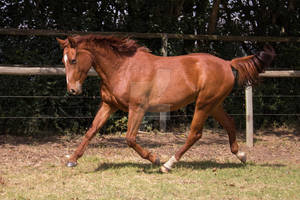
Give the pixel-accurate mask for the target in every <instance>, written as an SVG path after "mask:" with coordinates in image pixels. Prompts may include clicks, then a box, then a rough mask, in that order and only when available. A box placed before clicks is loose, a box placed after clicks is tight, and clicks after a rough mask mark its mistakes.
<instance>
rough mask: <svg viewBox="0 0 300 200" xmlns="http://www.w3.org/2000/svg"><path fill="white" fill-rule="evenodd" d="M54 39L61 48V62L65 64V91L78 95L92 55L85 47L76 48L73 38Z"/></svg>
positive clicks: (91, 60) (90, 64) (90, 63)
mask: <svg viewBox="0 0 300 200" xmlns="http://www.w3.org/2000/svg"><path fill="white" fill-rule="evenodd" d="M56 39H57V41H58V43H59V44H60V46H61V48H62V49H63V58H62V62H63V63H64V65H65V71H66V80H67V91H68V93H70V94H72V95H79V94H81V93H82V84H83V82H84V80H85V79H86V77H87V73H88V71H89V70H90V68H91V66H92V64H93V59H92V55H91V53H90V52H89V51H87V50H85V49H79V48H77V46H76V43H75V42H76V41H75V40H74V38H70V37H69V38H67V39H65V40H61V39H58V38H56Z"/></svg>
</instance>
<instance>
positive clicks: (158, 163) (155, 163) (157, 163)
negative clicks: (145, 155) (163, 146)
mask: <svg viewBox="0 0 300 200" xmlns="http://www.w3.org/2000/svg"><path fill="white" fill-rule="evenodd" d="M153 164H154V165H160V159H159V157H156V159H155V161H154V163H153Z"/></svg>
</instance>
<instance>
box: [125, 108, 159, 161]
mask: <svg viewBox="0 0 300 200" xmlns="http://www.w3.org/2000/svg"><path fill="white" fill-rule="evenodd" d="M144 114H145V110H144V109H143V108H142V107H140V106H136V107H131V108H130V109H129V114H128V129H127V133H126V142H127V144H128V146H130V147H131V148H133V149H134V150H135V151H136V152H137V153H138V154H139V155H140V156H141V157H142V158H144V159H147V160H149V161H150V162H152V163H153V164H157V165H159V164H160V160H159V158H158V156H156V155H154V154H152V153H150V152H149V151H148V150H146V149H143V148H142V147H141V146H140V145H139V144H137V143H136V135H137V133H138V129H139V126H140V124H141V122H142V119H143V117H144Z"/></svg>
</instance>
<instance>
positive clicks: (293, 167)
mask: <svg viewBox="0 0 300 200" xmlns="http://www.w3.org/2000/svg"><path fill="white" fill-rule="evenodd" d="M186 136H187V133H141V134H139V137H138V141H139V142H140V143H141V144H142V145H144V146H145V147H147V148H149V149H150V150H152V151H155V152H157V153H158V154H159V155H160V156H161V158H162V160H167V159H168V158H169V157H170V155H171V153H172V152H173V151H174V150H175V149H177V148H178V147H179V146H181V145H182V143H183V142H184V140H185V138H186ZM124 137H125V135H124V134H121V135H120V134H114V135H106V136H96V137H95V138H94V140H93V141H92V143H91V144H90V147H89V148H88V150H87V152H86V154H85V155H84V157H83V158H82V159H81V160H80V161H79V162H80V165H79V166H78V167H77V168H74V169H69V168H66V167H65V161H66V159H67V158H66V155H68V154H70V153H71V152H72V151H73V150H74V149H75V148H76V145H77V143H78V142H79V141H80V137H79V136H76V137H67V136H63V137H48V138H40V139H37V138H26V137H15V136H9V135H1V136H0V157H1V160H0V165H1V169H0V198H1V199H133V198H134V199H224V198H225V199H299V195H298V189H299V187H300V182H299V180H300V168H299V167H300V148H299V142H300V132H299V130H292V129H290V128H287V127H282V128H280V129H275V130H266V131H260V132H259V133H258V134H257V136H256V137H255V140H254V143H255V148H249V147H247V145H246V143H245V142H244V140H245V138H244V134H240V135H239V136H238V140H239V143H240V146H241V149H242V150H243V151H245V152H246V153H247V154H248V157H249V159H248V160H249V162H248V164H246V165H243V164H241V163H240V162H239V161H238V160H237V159H236V158H235V157H234V156H232V154H231V153H230V149H229V146H228V139H227V134H226V133H225V132H224V131H222V130H208V129H206V130H205V131H204V135H203V139H201V140H200V141H199V142H198V143H196V144H195V145H194V146H193V148H192V149H191V150H190V151H188V152H187V154H186V156H184V158H183V159H182V161H180V162H179V163H178V164H177V166H176V168H175V169H174V170H173V172H172V173H170V174H163V175H162V174H160V173H159V167H156V166H153V165H151V164H150V163H149V162H145V161H143V160H142V159H140V158H139V157H137V156H136V154H135V152H134V151H132V150H131V149H130V148H128V147H127V144H126V142H125V138H124ZM78 188H80V190H78Z"/></svg>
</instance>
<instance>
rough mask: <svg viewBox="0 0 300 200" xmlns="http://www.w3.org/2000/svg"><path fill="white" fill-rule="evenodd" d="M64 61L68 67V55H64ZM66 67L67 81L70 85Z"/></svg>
mask: <svg viewBox="0 0 300 200" xmlns="http://www.w3.org/2000/svg"><path fill="white" fill-rule="evenodd" d="M64 61H65V66H66V67H67V64H68V55H67V54H65V55H64ZM66 67H65V71H66V80H67V84H68V83H69V80H68V73H67V68H66Z"/></svg>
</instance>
